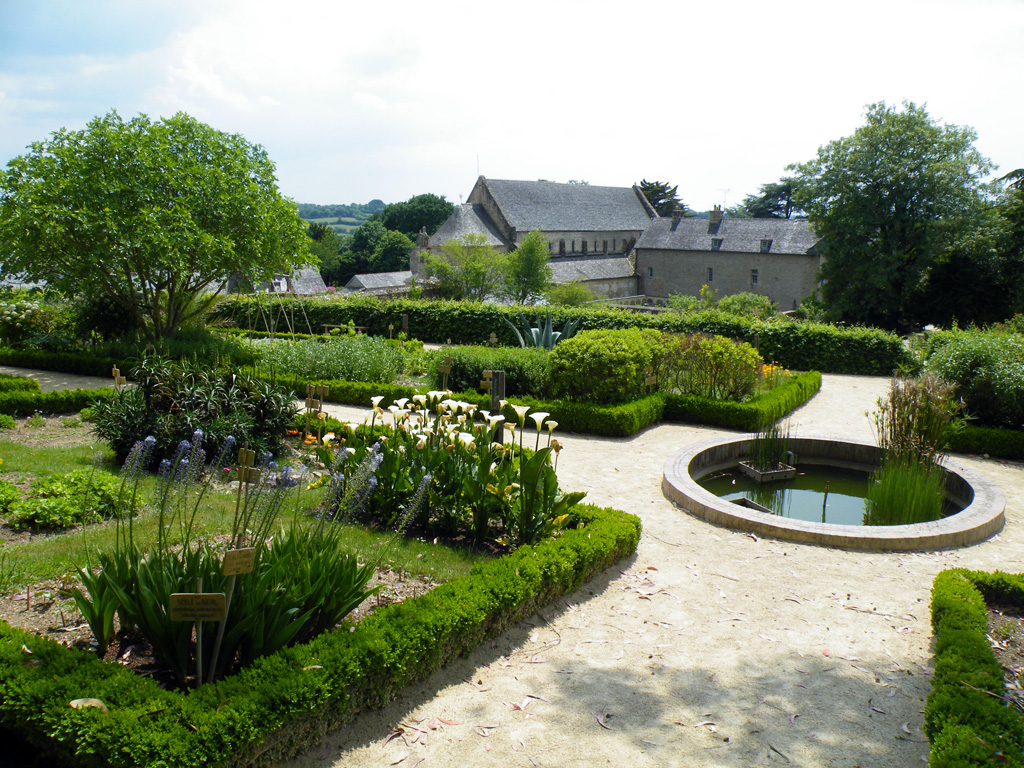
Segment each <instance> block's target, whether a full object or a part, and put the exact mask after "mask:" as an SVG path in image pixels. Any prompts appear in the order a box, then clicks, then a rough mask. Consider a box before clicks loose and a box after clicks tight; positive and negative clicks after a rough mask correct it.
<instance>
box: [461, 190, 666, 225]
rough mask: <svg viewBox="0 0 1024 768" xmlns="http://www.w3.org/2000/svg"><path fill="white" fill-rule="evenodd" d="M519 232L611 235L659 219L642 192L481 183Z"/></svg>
mask: <svg viewBox="0 0 1024 768" xmlns="http://www.w3.org/2000/svg"><path fill="white" fill-rule="evenodd" d="M481 187H482V188H483V189H486V190H487V191H488V192H489V193H490V195H491V197H492V198H493V199H494V201H495V202H496V203H497V205H498V207H499V208H500V209H501V212H502V213H503V214H504V216H505V220H506V221H507V222H508V223H509V225H511V226H513V227H515V228H516V231H517V232H521V233H526V232H532V231H533V230H535V229H541V230H543V231H544V232H601V231H605V232H610V231H620V230H625V231H630V230H644V229H647V227H648V226H650V223H651V219H652V217H657V214H656V213H655V212H654V210H653V209H652V208H650V205H649V204H647V201H646V199H645V198H644V197H643V195H642V194H640V192H639V190H638V189H637V188H636V187H595V186H591V185H589V184H558V183H555V182H553V181H508V180H502V179H487V178H484V177H483V176H481V177H480V178H479V179H477V182H476V186H474V187H473V192H471V193H470V196H469V199H470V200H473V199H475V198H474V195H475V194H477V193H478V188H481Z"/></svg>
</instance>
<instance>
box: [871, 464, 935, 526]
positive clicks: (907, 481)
mask: <svg viewBox="0 0 1024 768" xmlns="http://www.w3.org/2000/svg"><path fill="white" fill-rule="evenodd" d="M945 485H946V481H945V474H944V472H943V470H942V468H941V467H939V466H938V465H937V464H933V463H929V462H921V461H918V460H917V459H916V458H915V457H914V456H910V455H907V456H898V455H897V456H894V457H892V458H889V459H887V460H886V461H883V462H882V465H881V466H880V467H879V469H878V470H877V471H876V472H875V473H874V474H873V475H872V477H871V483H870V484H869V485H868V493H867V497H866V498H865V511H864V525H907V524H910V523H926V522H930V521H932V520H938V519H940V518H941V517H942V515H943V512H944V510H945V504H946V490H945Z"/></svg>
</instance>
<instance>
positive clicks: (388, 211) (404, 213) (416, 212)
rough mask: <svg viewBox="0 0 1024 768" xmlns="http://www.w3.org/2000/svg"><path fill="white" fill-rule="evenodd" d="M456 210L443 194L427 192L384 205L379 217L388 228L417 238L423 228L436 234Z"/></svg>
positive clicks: (429, 232) (428, 232)
mask: <svg viewBox="0 0 1024 768" xmlns="http://www.w3.org/2000/svg"><path fill="white" fill-rule="evenodd" d="M454 212H455V206H454V205H453V204H452V203H449V202H448V201H447V200H445V199H444V197H443V196H439V195H434V194H430V193H427V194H423V195H416V196H415V197H410V198H409V199H408V200H406V201H405V202H404V203H391V204H389V205H386V206H384V210H383V211H381V212H380V216H379V219H380V223H381V224H383V225H384V226H385V227H386V228H387V229H390V230H393V231H395V232H401V233H402V234H403V235H405V236H406V237H410V238H413V239H415V238H416V235H417V234H418V233H419V231H420V230H421V229H426V230H427V234H428V235H432V234H434V233H435V232H436V231H437V229H438V227H440V226H441V225H442V224H444V222H445V220H446V219H447V218H448V217H449V216H451V215H452V213H454Z"/></svg>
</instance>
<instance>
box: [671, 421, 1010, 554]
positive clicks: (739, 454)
mask: <svg viewBox="0 0 1024 768" xmlns="http://www.w3.org/2000/svg"><path fill="white" fill-rule="evenodd" d="M753 437H754V436H753V435H746V436H743V437H737V438H732V439H726V440H721V439H717V440H710V441H706V442H702V443H697V444H694V445H691V446H689V447H687V448H684V449H683V450H681V451H679V452H678V453H676V454H675V455H673V456H672V457H671V458H669V460H668V461H666V462H665V469H664V478H663V480H662V484H661V487H662V492H663V493H664V494H665V496H666V497H667V498H668V499H669V500H670V501H672V502H674V503H675V504H677V505H678V506H680V507H682V508H683V509H684V510H686V511H687V512H689V513H690V514H691V515H694V516H695V517H698V518H700V519H702V520H706V521H707V522H709V523H714V524H716V525H720V526H724V527H727V528H732V529H734V530H740V531H748V532H750V533H754V534H757V535H759V536H765V537H769V538H775V539H783V540H786V541H795V542H799V543H803V544H818V545H821V546H827V547H837V548H839V549H851V550H865V551H890V552H913V551H934V550H939V549H952V548H955V547H965V546H969V545H971V544H977V543H979V542H981V541H985V540H986V539H989V538H991V537H992V536H994V535H996V534H997V533H999V531H1001V530H1002V529H1003V523H1004V516H1003V512H1004V510H1005V507H1006V501H1005V498H1004V497H1003V492H1002V491H1001V490H1000V489H999V488H998V487H996V486H995V485H994V484H993V483H992V482H990V481H989V480H987V479H985V478H984V477H982V476H981V475H980V474H979V473H977V472H975V471H973V470H971V469H968V468H967V467H965V466H963V465H960V464H957V463H956V462H955V461H952V460H950V459H945V460H943V462H942V467H943V469H945V470H946V473H947V483H946V490H947V494H948V495H950V496H952V497H954V498H955V499H957V500H959V501H960V502H961V503H962V504H963V505H964V509H963V510H962V511H960V512H958V513H956V514H954V515H950V516H949V517H944V518H942V519H941V520H936V521H934V522H930V523H914V524H911V525H865V526H853V525H837V524H835V523H815V522H808V521H804V520H794V519H790V518H786V517H777V516H775V515H769V514H765V513H763V512H758V511H756V510H753V509H747V508H745V507H743V506H740V505H739V504H733V503H732V502H729V501H726V500H724V499H721V498H719V497H717V496H715V495H714V494H713V493H711V492H710V491H707V490H705V489H704V488H702V487H701V486H700V485H699V484H698V483H697V480H699V479H700V478H701V477H703V476H704V475H706V474H709V473H711V472H717V471H721V470H723V469H730V468H733V467H735V465H736V463H737V462H738V461H740V460H741V459H745V458H747V456H748V455H749V452H750V446H751V444H752V442H753ZM789 444H790V448H791V449H792V450H793V451H794V453H796V455H797V456H798V457H799V458H798V461H799V462H800V463H801V464H815V465H819V466H821V465H824V466H835V467H846V468H849V469H870V468H872V467H874V466H875V465H877V463H878V459H879V454H880V452H879V449H878V446H876V445H873V444H871V443H864V442H858V441H856V440H848V439H845V438H839V437H829V436H799V437H795V436H791V437H790V439H789Z"/></svg>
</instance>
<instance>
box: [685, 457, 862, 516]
mask: <svg viewBox="0 0 1024 768" xmlns="http://www.w3.org/2000/svg"><path fill="white" fill-rule="evenodd" d="M868 477H869V476H868V473H867V472H860V471H857V470H853V469H841V468H838V467H813V466H811V467H797V476H796V477H794V478H792V479H791V480H783V481H781V482H775V483H765V484H763V485H760V484H758V483H756V482H754V481H753V480H751V479H750V478H748V477H746V476H745V475H742V474H740V473H739V471H737V470H729V471H726V472H718V473H715V474H713V475H708V476H706V477H703V478H701V479H700V480H699V481H698V482H699V483H700V485H701V486H702V487H703V488H705V489H706V490H708V491H710V492H711V493H713V494H715V495H716V496H718V497H719V498H722V499H726V500H728V501H732V500H733V499H742V498H746V499H750V500H751V501H753V502H754V503H755V504H759V505H761V506H762V507H764V508H765V509H768V510H771V512H772V514H774V515H777V516H779V517H789V518H793V519H795V520H806V521H808V522H812V523H813V522H817V523H834V524H837V525H862V524H863V519H864V496H865V495H866V494H867V490H868ZM826 483H828V496H827V498H826V496H825V484H826Z"/></svg>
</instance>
